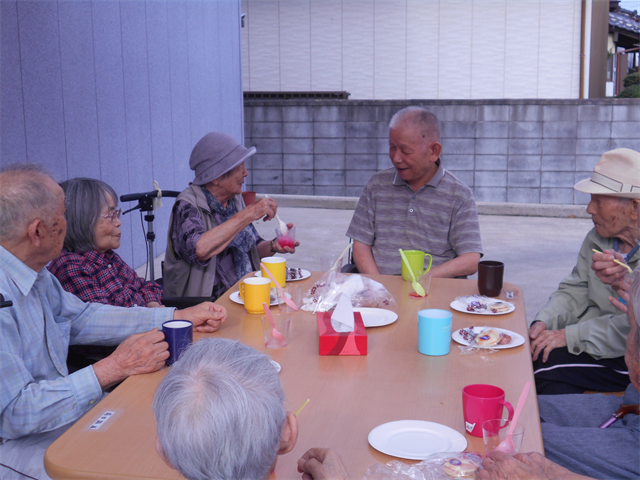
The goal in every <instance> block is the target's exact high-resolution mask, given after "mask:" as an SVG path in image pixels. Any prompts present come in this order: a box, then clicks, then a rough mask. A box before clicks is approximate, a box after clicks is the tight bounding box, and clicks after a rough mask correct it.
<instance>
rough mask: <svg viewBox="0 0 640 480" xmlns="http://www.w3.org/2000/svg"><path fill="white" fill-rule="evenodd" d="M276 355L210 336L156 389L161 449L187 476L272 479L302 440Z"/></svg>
mask: <svg viewBox="0 0 640 480" xmlns="http://www.w3.org/2000/svg"><path fill="white" fill-rule="evenodd" d="M283 403H284V393H283V391H282V384H281V383H280V378H279V376H278V372H277V371H276V369H275V368H274V366H273V364H272V363H271V360H270V359H269V357H267V356H266V355H264V354H262V353H260V352H258V351H257V350H255V349H253V348H251V347H248V346H246V345H243V344H242V343H240V342H238V341H237V340H229V339H225V338H205V339H202V340H200V341H198V342H196V343H194V344H193V345H191V346H190V347H189V348H188V349H187V350H185V352H184V353H183V354H182V355H181V357H180V359H179V360H178V361H177V362H176V363H174V364H173V366H172V368H171V371H170V372H169V374H168V375H167V376H166V377H165V379H164V380H163V381H162V383H161V384H160V386H159V387H158V389H157V390H156V394H155V397H154V399H153V412H154V415H155V418H156V424H157V428H158V436H157V438H156V450H157V451H158V453H159V455H160V457H161V458H162V459H163V460H164V461H165V462H166V463H167V465H169V466H170V467H171V468H174V469H176V470H178V471H179V472H180V473H181V474H182V475H184V476H185V477H186V478H187V479H189V480H205V479H220V480H222V479H228V480H234V479H239V478H242V479H262V478H269V474H270V472H272V471H273V469H274V468H275V463H276V457H277V456H278V455H283V454H285V453H288V452H290V451H291V450H292V449H293V447H294V446H295V444H296V441H297V438H298V421H297V419H296V416H295V415H294V414H293V413H291V412H287V411H285V409H284V405H283Z"/></svg>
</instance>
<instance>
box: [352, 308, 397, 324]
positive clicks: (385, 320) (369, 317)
mask: <svg viewBox="0 0 640 480" xmlns="http://www.w3.org/2000/svg"><path fill="white" fill-rule="evenodd" d="M353 311H354V312H360V315H362V322H363V323H364V326H365V327H383V326H385V325H389V324H391V323H393V322H395V321H396V320H398V314H397V313H396V312H392V311H391V310H385V309H384V308H364V307H363V308H354V309H353Z"/></svg>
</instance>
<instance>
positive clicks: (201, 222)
mask: <svg viewBox="0 0 640 480" xmlns="http://www.w3.org/2000/svg"><path fill="white" fill-rule="evenodd" d="M254 153H256V149H255V147H251V148H249V149H247V148H245V147H244V146H242V145H240V144H239V143H238V142H237V141H236V140H234V139H233V138H232V137H230V136H229V135H226V134H224V133H217V132H211V133H208V134H206V135H205V136H204V137H202V138H201V139H200V141H199V142H198V143H197V144H196V146H195V147H194V148H193V151H192V152H191V158H190V159H189V166H190V167H191V170H194V171H195V179H194V180H193V182H192V183H191V184H189V186H188V187H187V188H186V189H185V190H184V191H183V192H182V193H180V195H179V196H178V198H177V200H176V203H175V205H174V206H173V211H172V212H171V218H170V220H169V234H168V239H167V252H166V255H165V263H164V296H165V297H212V298H213V299H215V298H217V297H219V296H220V295H222V294H223V293H224V292H226V291H227V290H228V289H229V288H230V287H231V286H232V285H233V284H234V283H236V281H237V280H238V279H240V278H242V276H244V275H246V274H247V273H249V272H251V271H253V270H257V269H258V268H259V266H260V259H261V258H263V257H266V256H270V255H273V254H274V253H294V252H295V248H289V247H282V246H280V244H279V243H278V241H277V240H276V239H274V240H271V241H268V240H264V239H262V238H261V237H260V236H259V235H258V232H257V231H256V229H255V227H254V226H253V225H252V222H254V221H255V220H258V219H260V218H262V219H263V220H264V221H267V220H271V219H272V218H273V217H274V216H275V214H276V210H277V208H278V206H277V204H276V202H275V200H273V199H272V198H263V199H261V200H259V201H257V202H255V203H253V204H252V205H249V206H248V207H247V206H245V204H244V201H243V199H242V195H241V194H242V185H243V183H244V179H245V177H246V176H247V170H246V168H245V166H244V162H245V161H246V160H247V158H249V157H250V156H251V155H253V154H254ZM292 226H293V225H289V227H292ZM297 245H299V243H298V242H296V246H297Z"/></svg>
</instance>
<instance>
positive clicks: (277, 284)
mask: <svg viewBox="0 0 640 480" xmlns="http://www.w3.org/2000/svg"><path fill="white" fill-rule="evenodd" d="M260 266H261V267H262V269H263V270H264V271H265V272H267V275H269V278H270V279H271V281H272V282H273V283H275V284H276V288H277V289H278V290H279V291H280V293H281V294H282V298H283V300H284V303H286V304H287V305H289V306H290V307H291V308H292V309H293V311H294V312H297V311H298V306H297V305H296V304H295V303H293V300H291V299H290V298H289V297H287V296H286V295H285V293H284V290H283V289H282V287H281V286H280V284H279V283H278V282H277V281H276V279H275V278H273V275H271V272H270V271H269V269H267V267H265V266H264V263H262V262H260Z"/></svg>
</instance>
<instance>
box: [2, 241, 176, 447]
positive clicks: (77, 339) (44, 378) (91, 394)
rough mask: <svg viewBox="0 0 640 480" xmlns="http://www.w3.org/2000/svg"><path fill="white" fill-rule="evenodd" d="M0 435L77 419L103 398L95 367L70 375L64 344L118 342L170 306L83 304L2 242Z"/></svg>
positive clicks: (157, 321) (167, 313) (162, 317)
mask: <svg viewBox="0 0 640 480" xmlns="http://www.w3.org/2000/svg"><path fill="white" fill-rule="evenodd" d="M0 292H2V294H3V295H4V296H5V299H7V300H12V301H13V307H8V308H2V309H0V372H2V381H0V439H4V440H7V439H14V438H19V437H23V436H25V435H29V434H32V433H37V432H46V431H50V430H54V429H56V428H58V427H61V426H63V425H67V424H69V423H72V422H75V421H76V420H77V419H78V418H80V417H81V416H82V415H83V414H84V413H85V412H87V411H88V410H89V409H90V408H91V407H92V406H93V405H94V404H95V403H96V402H98V401H99V400H100V398H101V397H102V389H101V388H100V384H99V383H98V379H97V378H96V375H95V373H94V371H93V367H87V368H83V369H82V370H78V371H77V372H74V373H72V374H71V375H69V373H68V371H67V365H66V360H67V351H68V349H69V344H93V343H99V344H102V345H117V344H118V343H120V342H122V341H123V340H124V339H125V338H127V337H128V336H129V335H131V334H133V333H137V332H144V331H147V330H151V329H152V328H154V327H159V326H160V325H162V322H164V321H167V320H170V319H171V318H173V312H174V309H173V308H120V307H112V306H110V305H100V304H96V303H84V302H82V301H81V300H80V299H78V298H77V297H76V296H74V295H72V294H70V293H67V292H65V291H64V289H63V288H62V286H61V285H60V283H59V282H58V280H56V278H55V277H54V276H53V275H51V273H50V272H49V271H48V270H47V269H42V270H41V271H40V272H38V273H36V272H34V271H33V270H31V269H30V268H29V267H27V266H26V265H25V264H24V263H22V262H21V261H20V260H19V259H17V258H16V257H15V256H14V255H12V254H11V253H10V252H8V251H7V250H5V249H4V248H3V247H1V246H0Z"/></svg>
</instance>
